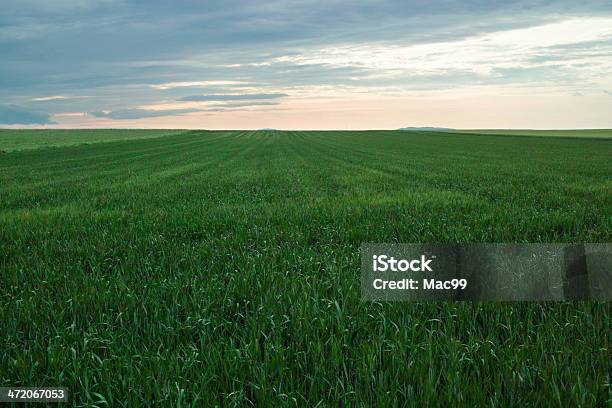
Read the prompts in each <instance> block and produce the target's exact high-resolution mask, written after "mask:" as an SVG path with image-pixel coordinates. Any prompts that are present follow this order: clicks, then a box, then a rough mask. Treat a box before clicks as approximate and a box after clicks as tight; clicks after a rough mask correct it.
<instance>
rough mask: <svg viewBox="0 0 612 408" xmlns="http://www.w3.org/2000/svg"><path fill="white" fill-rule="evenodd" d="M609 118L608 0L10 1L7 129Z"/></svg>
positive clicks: (5, 9)
mask: <svg viewBox="0 0 612 408" xmlns="http://www.w3.org/2000/svg"><path fill="white" fill-rule="evenodd" d="M413 126H414V127H419V126H438V127H452V128H467V129H469V128H530V129H547V128H548V129H571V128H612V2H611V1H609V0H604V1H599V0H597V1H595V0H593V1H589V0H584V1H575V0H571V1H570V0H560V1H501V0H487V1H479V0H398V1H382V0H363V1H349V0H320V1H314V0H260V1H252V0H224V1H196V0H174V1H166V0H164V1H162V0H11V1H6V2H3V4H2V6H1V7H0V127H45V128H96V127H102V128H109V127H112V128H198V129H257V128H277V129H396V128H401V127H413Z"/></svg>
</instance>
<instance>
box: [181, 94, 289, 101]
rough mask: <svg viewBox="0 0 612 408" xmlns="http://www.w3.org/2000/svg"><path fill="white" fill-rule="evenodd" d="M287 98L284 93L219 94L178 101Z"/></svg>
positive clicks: (185, 98)
mask: <svg viewBox="0 0 612 408" xmlns="http://www.w3.org/2000/svg"><path fill="white" fill-rule="evenodd" d="M283 96H288V95H287V94H284V93H257V94H221V95H190V96H184V97H182V98H179V99H178V100H179V101H184V102H196V101H198V102H199V101H202V102H204V101H248V100H257V99H278V98H282V97H283Z"/></svg>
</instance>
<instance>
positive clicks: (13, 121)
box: [0, 105, 55, 125]
mask: <svg viewBox="0 0 612 408" xmlns="http://www.w3.org/2000/svg"><path fill="white" fill-rule="evenodd" d="M52 123H55V122H53V121H52V120H51V119H50V115H49V114H48V113H44V112H39V111H32V110H29V109H26V108H23V107H20V106H16V105H0V125H47V124H52Z"/></svg>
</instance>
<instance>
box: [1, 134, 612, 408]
mask: <svg viewBox="0 0 612 408" xmlns="http://www.w3.org/2000/svg"><path fill="white" fill-rule="evenodd" d="M116 132H117V133H121V132H124V131H106V132H105V133H100V134H98V135H97V136H95V138H97V140H96V141H98V142H100V141H103V140H104V139H105V138H107V137H108V140H107V142H105V143H95V144H86V145H80V144H78V143H82V142H83V141H86V140H87V138H88V136H87V135H86V133H87V132H75V139H78V143H77V144H75V145H72V146H59V147H55V148H52V149H49V148H40V149H36V148H35V147H36V142H35V141H32V140H33V139H36V140H38V139H37V137H36V136H33V137H29V138H27V139H28V140H26V141H23V143H26V144H27V145H28V146H29V150H21V151H16V150H18V148H15V146H17V145H18V144H19V142H20V141H19V140H18V139H20V138H21V137H22V136H21V135H23V134H20V133H19V132H15V131H3V132H2V133H0V150H5V151H8V152H7V153H4V154H0V278H1V282H2V284H1V285H0V333H1V334H0V384H4V385H15V386H16V385H23V386H26V385H30V386H31V385H41V386H42V385H45V386H52V385H64V386H68V387H70V389H71V390H72V392H73V402H75V403H76V405H85V404H90V405H89V406H92V405H97V406H106V405H108V406H122V405H129V406H135V405H138V404H140V405H144V404H147V403H149V404H150V403H151V401H156V405H157V406H166V405H167V406H189V405H193V406H210V405H227V406H234V405H255V406H264V405H287V406H298V407H301V406H327V405H342V404H343V405H349V406H353V405H365V406H387V405H391V406H394V405H404V404H408V405H422V406H437V405H443V406H456V405H458V404H460V405H465V406H482V405H487V406H489V405H492V406H496V405H501V406H533V405H550V404H553V405H559V406H605V405H606V404H610V402H612V400H611V396H610V395H611V389H610V382H611V378H610V355H611V351H610V340H611V337H612V334H611V331H610V304H609V303H597V302H579V303H569V302H557V303H554V302H551V303H516V304H512V303H467V302H466V303H463V302H456V303H449V302H437V303H436V302H430V303H366V302H363V301H361V300H360V281H359V279H360V272H359V271H360V269H359V268H360V260H359V246H360V244H361V243H363V242H580V241H584V242H610V240H611V238H612V211H611V210H612V194H611V193H612V182H611V178H610V176H611V175H612V160H611V158H612V141H610V140H606V139H599V140H598V139H580V138H574V139H570V138H547V137H538V138H526V137H514V136H484V135H460V134H444V133H419V132H410V133H407V132H393V131H372V132H247V131H245V132H229V131H228V132H222V131H219V132H207V131H189V132H183V133H180V132H178V133H176V134H167V133H160V134H151V135H150V136H160V135H163V136H160V137H151V138H146V139H143V138H140V137H138V138H129V137H128V138H125V137H124V136H118V134H115V133H116ZM139 136H145V135H143V134H141V135H139ZM70 138H71V134H70V133H66V134H65V135H64V140H68V142H66V143H68V144H70V143H69V142H70V140H69V139H70ZM116 139H122V140H119V141H118V140H116ZM15 140H17V141H15ZM41 140H42V138H41ZM44 140H49V142H48V143H51V144H54V143H53V138H44ZM16 143H17V145H16ZM61 144H64V142H62V143H61Z"/></svg>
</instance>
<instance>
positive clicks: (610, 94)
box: [604, 90, 612, 96]
mask: <svg viewBox="0 0 612 408" xmlns="http://www.w3.org/2000/svg"><path fill="white" fill-rule="evenodd" d="M604 93H605V94H606V95H608V96H612V91H608V90H604Z"/></svg>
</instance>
